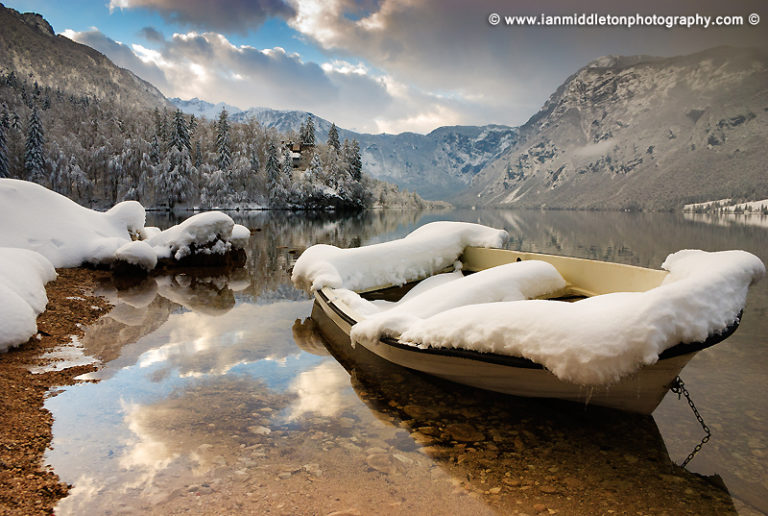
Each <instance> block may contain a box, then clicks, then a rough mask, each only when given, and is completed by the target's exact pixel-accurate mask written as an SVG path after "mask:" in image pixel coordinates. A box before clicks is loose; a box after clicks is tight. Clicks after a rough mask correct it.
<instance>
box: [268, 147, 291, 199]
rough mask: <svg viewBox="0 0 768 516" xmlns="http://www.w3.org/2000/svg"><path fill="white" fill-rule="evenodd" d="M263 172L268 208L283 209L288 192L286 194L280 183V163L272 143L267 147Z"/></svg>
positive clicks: (283, 186) (281, 182)
mask: <svg viewBox="0 0 768 516" xmlns="http://www.w3.org/2000/svg"><path fill="white" fill-rule="evenodd" d="M264 172H265V173H266V175H267V194H268V196H269V204H270V206H271V207H273V208H282V207H284V206H285V201H286V197H287V194H288V192H286V190H285V185H284V183H283V181H281V179H282V178H281V177H280V162H279V159H278V157H277V148H276V147H275V144H274V143H270V144H269V147H267V163H266V164H265V165H264Z"/></svg>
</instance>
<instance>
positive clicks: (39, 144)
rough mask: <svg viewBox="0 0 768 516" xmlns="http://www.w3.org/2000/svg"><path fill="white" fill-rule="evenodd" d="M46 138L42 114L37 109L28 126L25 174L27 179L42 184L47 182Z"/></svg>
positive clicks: (33, 111)
mask: <svg viewBox="0 0 768 516" xmlns="http://www.w3.org/2000/svg"><path fill="white" fill-rule="evenodd" d="M44 144H45V136H44V134H43V123H42V122H41V121H40V114H39V113H38V112H37V107H34V108H33V109H32V114H31V115H30V116H29V124H28V125H27V143H26V145H25V146H24V173H25V176H26V179H27V180H29V181H34V182H35V183H41V182H43V181H44V180H45V158H44V156H43V145H44Z"/></svg>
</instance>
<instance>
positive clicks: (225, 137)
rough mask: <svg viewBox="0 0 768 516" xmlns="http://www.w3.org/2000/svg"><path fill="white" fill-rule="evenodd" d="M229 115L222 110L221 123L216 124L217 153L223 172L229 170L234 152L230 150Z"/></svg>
mask: <svg viewBox="0 0 768 516" xmlns="http://www.w3.org/2000/svg"><path fill="white" fill-rule="evenodd" d="M228 117H229V113H227V110H226V109H222V110H221V114H220V115H219V122H218V123H217V124H216V153H217V155H218V166H219V169H221V170H227V169H229V166H230V165H231V164H232V152H231V151H230V148H229V121H228Z"/></svg>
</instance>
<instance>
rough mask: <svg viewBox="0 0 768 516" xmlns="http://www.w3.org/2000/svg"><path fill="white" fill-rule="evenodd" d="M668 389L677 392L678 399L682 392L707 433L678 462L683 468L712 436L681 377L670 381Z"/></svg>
mask: <svg viewBox="0 0 768 516" xmlns="http://www.w3.org/2000/svg"><path fill="white" fill-rule="evenodd" d="M669 390H671V391H672V392H674V393H675V394H677V399H680V395H681V394H682V395H683V396H685V399H686V401H687V402H688V406H689V407H691V410H692V411H693V415H694V416H696V421H698V422H699V424H700V425H701V428H703V429H704V432H705V433H706V434H707V435H705V436H704V437H703V438H702V439H701V442H700V443H699V444H697V445H696V446H695V447H694V448H693V451H692V452H691V453H689V454H688V457H686V459H685V460H684V461H683V463H682V464H680V467H681V468H684V467H685V466H687V465H688V463H689V462H691V460H692V459H693V457H694V456H695V455H696V454H697V453H699V451H701V447H702V446H704V445H705V444H707V443H708V442H709V438H710V437H712V432H711V431H710V430H709V427H708V426H707V425H706V423H704V418H702V417H701V414H699V411H698V410H697V409H696V405H694V404H693V400H692V399H691V395H690V394H689V393H688V389H686V388H685V384H684V383H683V379H682V378H680V377H679V376H677V377H676V378H675V380H674V381H673V382H672V385H671V386H670V388H669Z"/></svg>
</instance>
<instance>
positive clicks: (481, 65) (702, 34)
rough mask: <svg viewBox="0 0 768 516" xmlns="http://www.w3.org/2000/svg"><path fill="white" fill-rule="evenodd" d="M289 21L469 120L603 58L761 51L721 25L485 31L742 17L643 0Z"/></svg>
mask: <svg viewBox="0 0 768 516" xmlns="http://www.w3.org/2000/svg"><path fill="white" fill-rule="evenodd" d="M291 1H292V2H293V7H294V9H295V11H296V16H294V17H293V18H292V19H290V20H289V22H288V23H289V25H290V26H291V27H293V28H294V29H295V30H297V31H298V32H300V33H301V34H303V35H304V36H305V37H306V38H308V39H309V40H310V41H312V42H314V43H315V44H317V45H318V46H320V47H322V48H323V49H324V50H325V51H327V52H334V53H337V54H338V53H342V54H346V55H348V56H355V57H356V58H358V59H364V60H365V61H366V62H368V63H370V64H371V65H372V66H373V67H375V68H377V69H380V70H384V71H385V73H386V74H387V75H389V76H391V77H392V78H394V79H395V80H397V81H399V82H401V83H405V84H409V85H411V86H413V87H415V88H418V89H420V90H422V91H427V92H432V93H434V94H438V95H446V96H449V97H452V98H454V99H456V100H459V101H462V102H468V103H470V104H474V105H476V106H477V107H478V111H477V112H476V113H475V114H474V115H471V116H469V118H467V119H466V121H467V122H471V123H479V124H482V123H490V122H495V123H508V124H517V123H522V122H524V121H525V120H526V119H527V118H528V117H529V116H530V115H532V114H533V113H534V112H535V111H536V110H537V109H538V108H539V107H540V106H541V105H542V104H543V102H544V101H545V100H546V98H547V97H548V95H550V94H551V93H552V92H554V90H555V89H556V88H557V87H558V86H559V85H560V84H561V83H562V82H563V81H564V80H565V79H566V78H567V77H568V76H569V75H571V74H572V73H574V72H575V71H576V70H578V69H579V68H580V67H582V66H584V65H586V64H587V63H588V62H590V61H592V60H593V59H595V58H596V57H599V56H602V55H606V54H623V55H635V54H651V55H661V56H671V55H680V54H686V53H692V52H696V51H699V50H703V49H705V48H709V47H712V46H716V45H722V44H730V45H753V46H759V45H762V44H763V43H762V41H765V37H766V28H765V24H761V25H759V26H755V27H749V26H745V27H738V28H734V27H728V28H722V29H713V28H709V29H706V30H704V29H686V28H675V29H667V28H632V29H626V28H623V27H521V26H517V27H508V26H504V24H503V23H502V24H500V25H498V26H491V25H490V24H489V23H488V16H489V14H490V13H494V12H495V13H498V14H500V15H501V16H505V15H510V16H514V15H534V16H538V15H540V14H541V13H546V14H552V15H554V14H560V15H569V14H571V15H572V14H574V11H576V12H586V13H592V12H599V13H603V14H635V13H637V12H640V13H642V14H695V13H702V14H705V15H712V16H714V15H717V14H744V15H746V13H749V12H758V13H759V12H760V10H759V8H760V7H761V3H760V2H759V1H758V0H744V1H743V2H741V3H740V6H739V8H738V9H737V11H739V13H737V12H735V11H734V10H733V7H731V6H729V5H727V4H722V3H720V2H717V1H715V0H679V1H677V2H668V1H667V0H649V1H648V2H646V3H645V4H644V6H643V7H642V9H638V7H637V6H636V5H633V6H630V5H622V4H621V3H617V2H608V1H607V0H595V1H592V2H589V4H590V5H589V6H588V7H584V6H582V7H579V8H577V9H576V8H574V6H573V3H572V2H569V1H565V0H554V1H553V0H549V1H543V2H542V1H540V0H520V1H516V2H502V1H500V0H478V1H475V2H463V1H460V0H380V1H379V2H375V1H374V2H368V3H367V4H365V5H364V6H363V5H361V3H360V2H358V1H356V0H291Z"/></svg>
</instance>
